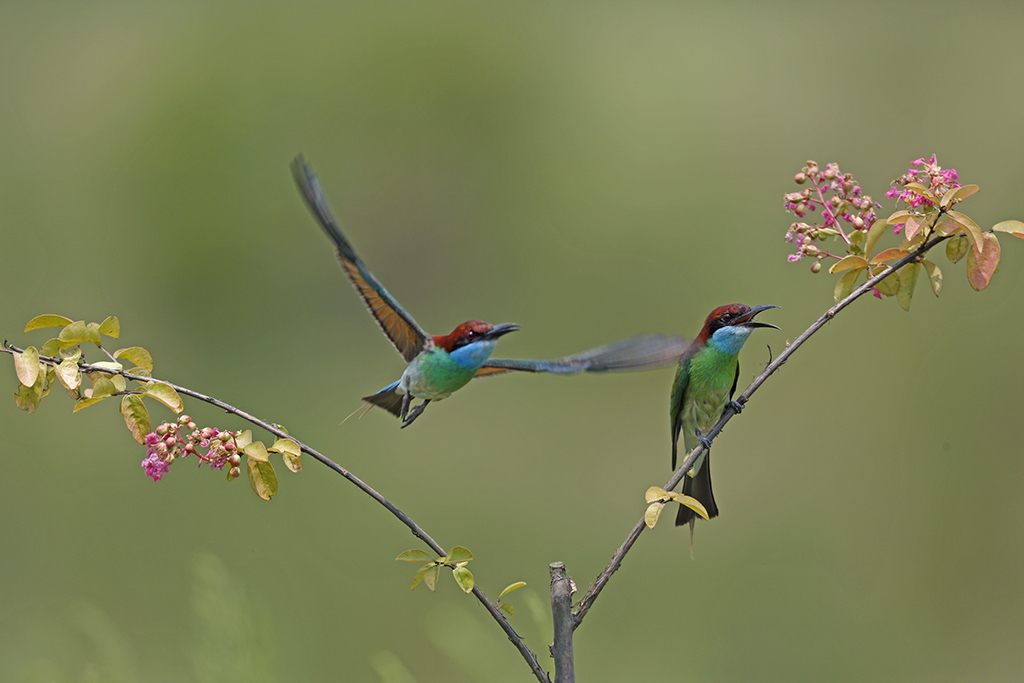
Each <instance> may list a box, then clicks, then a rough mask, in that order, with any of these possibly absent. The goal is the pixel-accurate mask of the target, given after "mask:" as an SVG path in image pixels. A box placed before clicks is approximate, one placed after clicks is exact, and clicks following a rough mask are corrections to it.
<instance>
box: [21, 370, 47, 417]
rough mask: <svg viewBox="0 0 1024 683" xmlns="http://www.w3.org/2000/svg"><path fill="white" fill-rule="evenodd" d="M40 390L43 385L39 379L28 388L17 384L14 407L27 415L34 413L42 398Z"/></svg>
mask: <svg viewBox="0 0 1024 683" xmlns="http://www.w3.org/2000/svg"><path fill="white" fill-rule="evenodd" d="M42 389H43V383H42V380H41V378H40V379H37V380H36V383H35V384H33V385H32V386H30V387H27V386H25V385H24V384H19V385H18V391H17V392H16V393H15V394H14V405H16V406H18V408H20V409H21V410H24V411H26V412H28V413H29V414H31V413H34V412H36V408H38V407H39V401H41V400H42V398H43V396H42V393H43V392H42Z"/></svg>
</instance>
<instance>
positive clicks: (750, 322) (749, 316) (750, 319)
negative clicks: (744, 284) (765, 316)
mask: <svg viewBox="0 0 1024 683" xmlns="http://www.w3.org/2000/svg"><path fill="white" fill-rule="evenodd" d="M769 308H778V306H773V305H771V304H765V305H764V306H754V307H752V308H751V309H750V310H749V311H747V312H746V313H744V314H743V316H742V317H740V318H739V319H737V320H736V322H735V323H733V324H734V325H743V326H744V327H771V328H774V329H776V330H777V329H779V327H778V326H777V325H772V324H771V323H762V322H757V321H756V320H754V316H755V315H757V314H758V313H760V312H761V311H767V310H768V309H769Z"/></svg>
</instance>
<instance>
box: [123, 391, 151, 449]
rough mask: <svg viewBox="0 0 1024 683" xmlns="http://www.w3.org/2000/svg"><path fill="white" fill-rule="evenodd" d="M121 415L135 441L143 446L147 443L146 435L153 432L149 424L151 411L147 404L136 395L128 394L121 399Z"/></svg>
mask: <svg viewBox="0 0 1024 683" xmlns="http://www.w3.org/2000/svg"><path fill="white" fill-rule="evenodd" d="M121 415H123V416H124V423H125V424H126V425H128V431H130V432H131V433H132V436H133V437H135V440H136V441H138V442H139V443H141V444H144V443H146V435H147V434H149V433H150V432H151V431H153V430H152V428H151V427H150V422H149V411H148V410H146V404H145V403H143V402H142V399H141V398H139V397H138V396H136V395H135V394H128V395H127V396H125V397H124V398H122V399H121Z"/></svg>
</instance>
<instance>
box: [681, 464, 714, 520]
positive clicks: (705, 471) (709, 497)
mask: <svg viewBox="0 0 1024 683" xmlns="http://www.w3.org/2000/svg"><path fill="white" fill-rule="evenodd" d="M683 494H685V495H687V496H690V497H691V498H696V499H697V500H699V501H700V503H701V505H703V506H704V509H705V510H707V511H708V518H709V519H710V518H712V517H717V516H718V506H717V505H715V496H714V494H713V493H712V492H711V458H710V457H705V458H704V464H703V465H702V466H701V468H700V469H699V470H697V474H696V476H693V477H691V476H690V475H689V474H687V475H686V476H685V477H684V478H683ZM696 519H697V513H696V512H694V511H693V510H691V509H690V508H688V507H686V506H685V505H680V506H679V512H677V513H676V526H683V525H686V524H691V523H692V522H693V521H694V520H696Z"/></svg>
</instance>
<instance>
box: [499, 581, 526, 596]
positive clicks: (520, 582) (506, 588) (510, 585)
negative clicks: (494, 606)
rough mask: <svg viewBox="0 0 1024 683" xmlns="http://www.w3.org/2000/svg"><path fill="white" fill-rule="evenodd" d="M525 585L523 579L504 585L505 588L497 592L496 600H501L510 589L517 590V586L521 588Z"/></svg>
mask: <svg viewBox="0 0 1024 683" xmlns="http://www.w3.org/2000/svg"><path fill="white" fill-rule="evenodd" d="M525 585H526V582H525V581H516V582H515V583H510V584H509V585H507V586H505V590H503V591H501V592H500V593H498V600H501V599H502V598H503V597H505V596H506V595H508V594H509V593H511V592H512V591H514V590H517V589H519V588H522V587H523V586H525Z"/></svg>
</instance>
